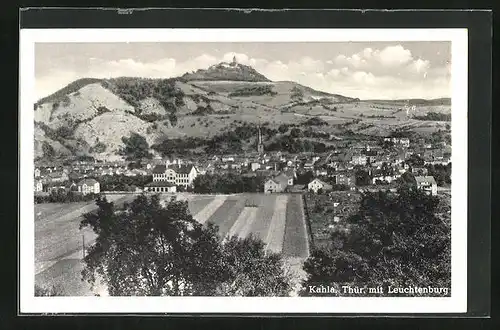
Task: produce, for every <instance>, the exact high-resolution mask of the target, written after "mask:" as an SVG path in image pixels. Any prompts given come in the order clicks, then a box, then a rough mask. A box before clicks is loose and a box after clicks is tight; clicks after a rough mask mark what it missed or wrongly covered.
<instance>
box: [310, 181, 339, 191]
mask: <svg viewBox="0 0 500 330" xmlns="http://www.w3.org/2000/svg"><path fill="white" fill-rule="evenodd" d="M332 188H333V186H332V185H331V184H328V183H326V182H323V181H321V180H320V179H318V178H316V179H314V180H312V181H311V182H309V184H308V185H307V189H308V190H310V191H314V192H315V193H318V191H319V190H320V189H321V190H323V191H327V190H332Z"/></svg>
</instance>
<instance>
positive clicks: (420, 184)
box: [415, 176, 437, 196]
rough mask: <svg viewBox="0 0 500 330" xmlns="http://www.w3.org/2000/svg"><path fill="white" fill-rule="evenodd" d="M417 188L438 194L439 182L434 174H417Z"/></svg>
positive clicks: (433, 194)
mask: <svg viewBox="0 0 500 330" xmlns="http://www.w3.org/2000/svg"><path fill="white" fill-rule="evenodd" d="M415 181H416V184H417V189H421V190H423V191H425V192H426V193H430V194H431V195H432V196H435V195H437V183H436V180H435V179H434V177H433V176H416V177H415Z"/></svg>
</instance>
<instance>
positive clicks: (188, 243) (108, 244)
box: [81, 195, 292, 296]
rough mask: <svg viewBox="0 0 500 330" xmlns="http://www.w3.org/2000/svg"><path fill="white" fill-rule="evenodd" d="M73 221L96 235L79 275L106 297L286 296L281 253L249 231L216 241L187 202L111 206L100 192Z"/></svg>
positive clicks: (150, 200)
mask: <svg viewBox="0 0 500 330" xmlns="http://www.w3.org/2000/svg"><path fill="white" fill-rule="evenodd" d="M96 203H97V205H98V210H97V211H96V212H92V213H88V214H85V215H84V219H83V220H82V222H81V227H85V226H89V227H91V228H92V229H93V230H94V232H95V233H96V234H97V239H96V242H95V244H94V245H93V246H92V247H90V248H89V250H88V254H87V256H86V257H85V259H84V262H85V269H84V270H83V272H82V275H83V278H84V279H85V280H87V281H88V282H89V283H91V284H94V283H95V280H96V276H99V277H100V278H101V279H102V281H103V282H104V283H106V285H107V287H108V293H109V294H110V295H112V296H124V295H125V296H131V295H133V296H163V295H202V296H203V295H208V296H210V295H223V296H225V295H229V296H234V295H238V296H286V295H288V294H289V293H290V291H291V289H292V288H291V278H290V276H289V275H288V273H287V272H286V271H285V266H284V263H283V260H282V257H281V255H278V254H272V253H270V254H269V253H268V254H266V253H265V250H264V244H263V243H262V241H260V240H258V239H255V238H253V237H248V238H246V239H239V238H236V237H232V238H227V239H225V240H222V239H221V237H219V234H218V229H217V227H216V226H214V225H212V224H208V225H207V226H202V225H201V224H199V223H198V222H197V221H196V220H194V219H193V217H192V216H191V214H190V213H189V210H188V205H187V202H184V201H175V200H171V201H167V202H166V203H165V205H162V203H161V202H160V199H159V197H158V196H152V197H147V196H145V195H141V196H139V197H137V198H136V199H135V200H134V201H133V202H131V203H130V204H125V206H124V209H123V210H121V211H119V212H117V211H116V209H115V206H114V205H113V203H110V202H108V201H107V200H106V199H105V198H98V199H97V200H96Z"/></svg>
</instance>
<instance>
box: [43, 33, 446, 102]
mask: <svg viewBox="0 0 500 330" xmlns="http://www.w3.org/2000/svg"><path fill="white" fill-rule="evenodd" d="M233 56H236V59H237V61H238V62H239V63H241V64H245V65H250V66H252V67H253V68H254V69H256V70H257V71H258V72H260V73H262V74H263V75H265V76H266V77H267V78H269V79H271V80H273V81H296V82H298V83H300V84H303V85H306V86H309V87H312V88H314V89H317V90H320V91H325V92H329V93H334V94H341V95H344V96H349V97H357V98H360V99H405V98H424V99H432V98H440V97H451V87H450V78H451V73H450V72H451V71H450V70H451V43H450V42H446V41H443V42H437V41H433V42H424V41H417V42H416V41H414V42H314V43H304V42H302V43H298V42H294V43H279V42H266V43H257V42H247V43H214V42H212V43H200V42H196V43H195V42H189V43H188V42H186V43H179V42H159V43H37V44H36V45H35V88H36V95H37V98H38V99H40V98H42V97H45V96H47V95H49V94H51V93H53V92H55V91H57V90H59V89H60V88H62V87H64V86H66V85H67V84H69V83H71V82H72V81H74V80H76V79H79V78H89V77H93V78H111V77H120V76H137V77H148V78H170V77H176V76H180V75H182V74H184V73H186V72H191V71H194V70H197V69H206V68H208V67H209V66H210V65H213V64H216V63H219V62H221V61H226V62H230V61H231V60H232V59H233Z"/></svg>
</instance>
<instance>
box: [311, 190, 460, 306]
mask: <svg viewBox="0 0 500 330" xmlns="http://www.w3.org/2000/svg"><path fill="white" fill-rule="evenodd" d="M438 203H439V199H438V198H437V197H433V196H428V195H426V194H424V193H422V192H419V191H416V190H411V189H402V190H400V191H399V193H398V194H391V193H385V192H379V193H367V194H366V195H364V197H363V199H362V201H361V205H360V209H359V211H358V212H357V214H355V215H353V216H351V217H350V218H348V219H347V220H346V222H344V223H339V225H338V226H337V228H336V230H335V231H334V232H333V233H332V235H331V238H330V244H329V246H328V247H327V248H322V249H317V250H315V251H313V253H312V255H311V256H310V257H309V258H308V259H307V260H306V262H305V265H304V270H305V271H306V272H307V274H308V277H307V280H305V281H304V283H303V292H302V294H303V295H310V292H309V286H311V285H312V286H314V285H332V286H334V287H336V288H337V289H338V290H340V292H341V293H342V286H344V285H349V286H351V287H377V286H382V287H383V288H384V290H385V291H384V292H385V293H384V294H386V295H387V292H388V287H389V286H391V287H409V286H411V287H415V286H417V287H427V286H431V287H433V288H435V287H442V288H450V287H451V286H450V285H451V252H450V251H451V238H450V237H451V236H450V235H451V230H450V229H451V228H450V222H449V219H442V218H441V217H438V216H437V215H436V214H437V211H438ZM384 294H380V293H378V294H374V295H377V296H380V295H384ZM448 294H449V293H448ZM341 295H342V294H341ZM409 295H411V294H409Z"/></svg>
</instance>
